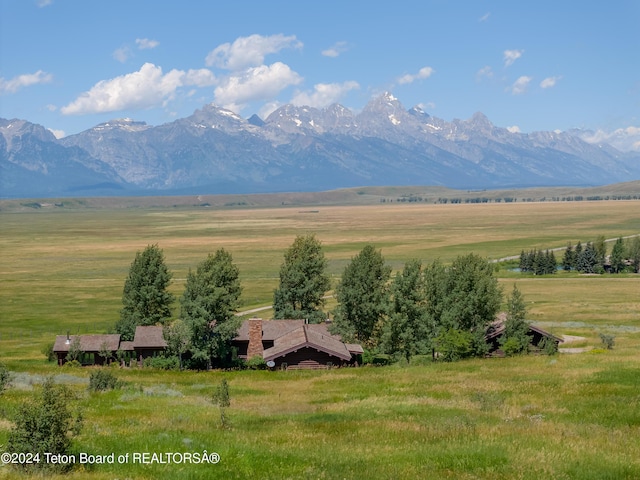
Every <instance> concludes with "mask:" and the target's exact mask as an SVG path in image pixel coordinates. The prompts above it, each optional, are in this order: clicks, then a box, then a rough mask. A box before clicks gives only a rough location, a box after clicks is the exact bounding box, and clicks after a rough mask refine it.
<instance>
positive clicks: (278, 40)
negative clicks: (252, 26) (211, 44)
mask: <svg viewBox="0 0 640 480" xmlns="http://www.w3.org/2000/svg"><path fill="white" fill-rule="evenodd" d="M284 48H302V43H301V42H299V41H298V40H297V39H296V37H295V35H290V36H285V35H282V34H277V35H271V36H267V37H265V36H262V35H257V34H254V35H250V36H248V37H239V38H237V39H236V40H235V41H234V42H233V43H223V44H222V45H219V46H218V47H216V48H215V49H214V50H212V51H211V52H209V54H208V55H207V57H206V58H205V64H206V65H207V66H208V67H211V66H216V67H220V68H224V69H226V70H231V71H234V72H237V71H240V70H242V69H245V68H248V67H256V66H259V65H262V64H263V63H264V57H265V56H266V55H268V54H271V53H277V52H279V51H280V50H282V49H284Z"/></svg>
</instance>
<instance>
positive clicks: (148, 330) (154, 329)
mask: <svg viewBox="0 0 640 480" xmlns="http://www.w3.org/2000/svg"><path fill="white" fill-rule="evenodd" d="M133 348H158V349H160V348H167V342H166V341H165V339H164V336H163V335H162V327H161V326H157V325H149V326H137V327H136V334H135V336H134V337H133Z"/></svg>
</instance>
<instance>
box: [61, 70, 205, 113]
mask: <svg viewBox="0 0 640 480" xmlns="http://www.w3.org/2000/svg"><path fill="white" fill-rule="evenodd" d="M214 82H215V77H214V76H213V73H211V72H210V71H209V70H206V69H201V70H189V71H188V72H185V71H183V70H175V69H174V70H171V71H170V72H168V73H166V74H163V73H162V68H161V67H158V66H156V65H154V64H152V63H145V64H144V65H143V66H142V67H141V68H140V70H138V71H137V72H133V73H128V74H126V75H122V76H119V77H116V78H113V79H110V80H102V81H100V82H98V83H96V84H95V85H94V86H93V87H92V88H91V90H89V91H88V92H84V93H83V94H81V95H80V96H79V97H78V98H77V99H75V100H74V101H73V102H71V103H70V104H68V105H66V106H64V107H62V108H61V109H60V111H61V112H62V113H63V114H65V115H82V114H87V113H101V112H113V111H118V110H128V109H144V108H150V107H154V106H158V105H164V104H166V102H168V101H169V100H171V99H172V98H173V97H174V95H175V92H176V90H177V89H178V88H179V87H182V86H184V85H195V86H199V87H202V86H210V85H213V83H214Z"/></svg>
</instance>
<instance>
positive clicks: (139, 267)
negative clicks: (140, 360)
mask: <svg viewBox="0 0 640 480" xmlns="http://www.w3.org/2000/svg"><path fill="white" fill-rule="evenodd" d="M171 276H172V275H171V272H170V271H169V269H168V268H167V265H166V264H165V261H164V254H163V252H162V250H161V249H160V248H159V247H158V245H149V246H147V248H145V249H144V250H143V251H142V252H137V253H136V257H135V259H134V260H133V263H132V264H131V267H130V268H129V275H128V277H127V279H126V280H125V283H124V290H123V292H122V304H123V308H122V310H121V311H120V320H119V321H118V322H117V323H116V332H118V333H119V334H121V336H122V340H133V336H134V334H135V331H136V326H138V325H155V324H157V323H161V324H164V323H166V321H167V320H168V319H169V318H170V317H171V306H172V304H173V301H174V296H173V294H171V293H170V292H169V291H168V288H169V285H170V283H171Z"/></svg>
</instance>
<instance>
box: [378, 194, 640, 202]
mask: <svg viewBox="0 0 640 480" xmlns="http://www.w3.org/2000/svg"><path fill="white" fill-rule="evenodd" d="M604 200H640V195H587V196H584V195H568V196H563V197H560V196H553V197H546V196H545V197H538V198H535V197H522V198H520V199H519V200H518V198H517V197H509V196H507V197H487V196H482V197H466V198H463V197H438V198H436V199H431V198H429V197H423V196H421V195H416V194H413V193H411V194H407V195H402V196H400V197H396V198H381V199H380V203H394V202H395V203H417V202H424V203H429V202H433V203H437V204H447V203H454V204H455V203H503V202H504V203H515V202H518V201H520V202H525V203H530V202H583V201H589V202H593V201H604Z"/></svg>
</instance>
